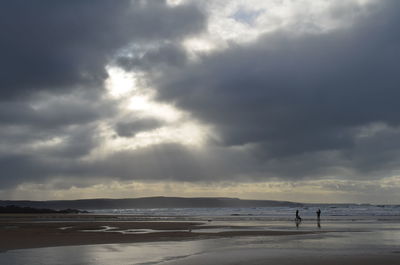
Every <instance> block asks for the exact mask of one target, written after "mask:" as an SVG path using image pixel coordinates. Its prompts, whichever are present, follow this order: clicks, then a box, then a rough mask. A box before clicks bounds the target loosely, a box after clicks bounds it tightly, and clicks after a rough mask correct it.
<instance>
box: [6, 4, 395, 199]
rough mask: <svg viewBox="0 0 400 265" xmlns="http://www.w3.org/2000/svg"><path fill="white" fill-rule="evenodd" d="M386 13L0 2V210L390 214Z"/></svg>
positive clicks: (313, 7) (372, 8)
mask: <svg viewBox="0 0 400 265" xmlns="http://www.w3.org/2000/svg"><path fill="white" fill-rule="evenodd" d="M399 25H400V1H397V0H268V1H258V0H229V1H228V0H204V1H195V0H147V1H146V0H130V1H128V0H119V1H112V0H99V1H90V0H79V1H78V0H72V1H61V0H40V1H39V0H33V1H22V0H13V1H11V0H10V1H1V3H0V32H1V37H0V40H1V41H0V58H1V60H0V170H1V172H0V199H13V200H17V199H31V200H52V199H79V198H104V197H107V198H128V197H132V198H134V197H146V196H183V197H206V196H207V197H208V196H212V197H216V196H223V197H238V198H243V199H266V200H289V201H298V202H333V203H345V202H353V203H375V204H381V203H385V204H400V115H399V113H400V104H398V101H399V98H400V89H399V84H400V74H399V69H400V63H399V62H400V30H399Z"/></svg>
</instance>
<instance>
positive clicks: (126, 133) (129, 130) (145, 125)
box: [115, 119, 162, 137]
mask: <svg viewBox="0 0 400 265" xmlns="http://www.w3.org/2000/svg"><path fill="white" fill-rule="evenodd" d="M161 126H162V122H161V121H159V120H154V119H142V120H137V121H131V122H129V121H125V122H118V123H117V124H116V128H115V131H116V132H117V134H118V136H121V137H133V136H135V134H137V133H139V132H141V131H149V130H153V129H156V128H158V127H161Z"/></svg>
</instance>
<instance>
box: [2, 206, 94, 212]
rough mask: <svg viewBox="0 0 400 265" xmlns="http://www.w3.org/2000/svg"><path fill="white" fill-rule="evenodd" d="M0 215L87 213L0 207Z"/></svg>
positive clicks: (67, 210) (70, 210)
mask: <svg viewBox="0 0 400 265" xmlns="http://www.w3.org/2000/svg"><path fill="white" fill-rule="evenodd" d="M0 213H87V212H86V211H79V210H76V209H65V210H54V209H37V208H32V207H20V206H15V205H7V206H4V207H3V206H0Z"/></svg>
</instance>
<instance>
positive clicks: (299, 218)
mask: <svg viewBox="0 0 400 265" xmlns="http://www.w3.org/2000/svg"><path fill="white" fill-rule="evenodd" d="M295 220H296V222H297V221H298V222H301V217H300V215H299V210H296V219H295Z"/></svg>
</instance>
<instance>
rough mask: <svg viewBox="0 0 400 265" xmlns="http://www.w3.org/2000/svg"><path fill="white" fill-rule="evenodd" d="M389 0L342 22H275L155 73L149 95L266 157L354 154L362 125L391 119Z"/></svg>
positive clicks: (394, 13) (395, 38)
mask: <svg viewBox="0 0 400 265" xmlns="http://www.w3.org/2000/svg"><path fill="white" fill-rule="evenodd" d="M399 7H400V6H399V3H398V2H397V1H387V2H385V3H381V2H380V3H379V4H376V5H372V6H371V8H369V9H367V11H366V13H365V14H364V16H359V17H358V19H357V20H356V21H354V24H352V25H349V26H348V27H345V28H341V29H336V30H333V31H328V32H320V33H302V34H296V33H295V32H292V31H290V30H281V31H277V32H273V33H269V34H265V35H263V36H261V37H260V38H259V39H257V40H256V41H254V42H253V43H249V44H243V45H235V44H232V45H231V46H230V47H229V48H228V49H226V50H222V51H217V52H215V53H211V54H208V55H203V56H202V58H201V59H199V61H198V62H196V63H193V64H191V65H190V66H186V67H185V68H183V69H181V71H173V72H172V73H169V72H167V73H166V75H165V76H162V77H161V78H159V79H157V80H155V81H154V83H155V85H156V86H157V87H158V88H159V94H158V95H159V99H161V100H165V101H170V102H174V103H175V104H177V106H178V107H180V108H182V109H184V110H186V111H188V112H190V113H192V114H193V115H195V117H197V118H199V119H200V120H202V121H203V122H205V123H207V124H212V125H213V126H215V127H216V128H217V131H218V132H219V134H220V138H221V139H222V141H221V144H222V145H226V146H243V145H253V146H255V149H257V150H258V152H257V154H258V155H261V157H262V160H264V161H268V163H269V162H271V161H275V160H276V159H289V158H293V157H296V156H298V158H300V157H302V156H304V155H306V156H310V155H313V154H314V155H315V156H317V155H318V154H320V153H321V152H340V153H339V157H341V156H342V155H344V154H345V153H352V155H353V156H354V157H352V158H351V161H352V162H354V161H356V160H358V159H362V158H363V157H364V155H363V154H360V153H359V152H358V151H359V150H360V149H359V146H358V142H357V137H358V135H359V133H360V130H361V129H362V128H364V127H368V126H371V125H372V124H374V123H384V124H387V125H388V126H389V127H394V128H395V127H397V126H398V125H399V123H400V119H399V116H398V115H397V114H396V113H398V112H399V111H400V109H399V105H398V103H397V98H398V97H399V96H400V95H399V90H398V89H397V84H398V83H399V81H400V80H399V76H398V74H397V71H396V69H397V68H398V64H399V54H400V49H399V47H400V35H399V34H398V30H397V26H396V25H397V24H398V23H399V22H400V21H399V18H400V16H399V13H398V10H400V9H399ZM167 76H168V78H167ZM370 140H371V141H372V140H373V139H370ZM365 141H368V140H365ZM368 151H370V152H371V151H372V149H371V150H368ZM342 152H343V153H342ZM382 152H385V151H384V150H382ZM339 162H340V161H337V160H332V161H329V163H330V164H331V166H335V163H339ZM370 162H376V163H377V164H380V161H370ZM308 163H312V159H311V160H310V161H309V162H308ZM340 163H341V162H340ZM310 165H312V166H314V167H317V168H318V165H315V164H310ZM282 166H283V165H282ZM320 166H323V167H325V168H326V165H320ZM350 166H354V168H351V167H350V168H349V169H351V170H356V171H357V170H362V168H363V166H361V164H359V163H354V164H351V165H350ZM289 167H290V165H289ZM298 174H299V175H303V172H301V171H300V172H298Z"/></svg>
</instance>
